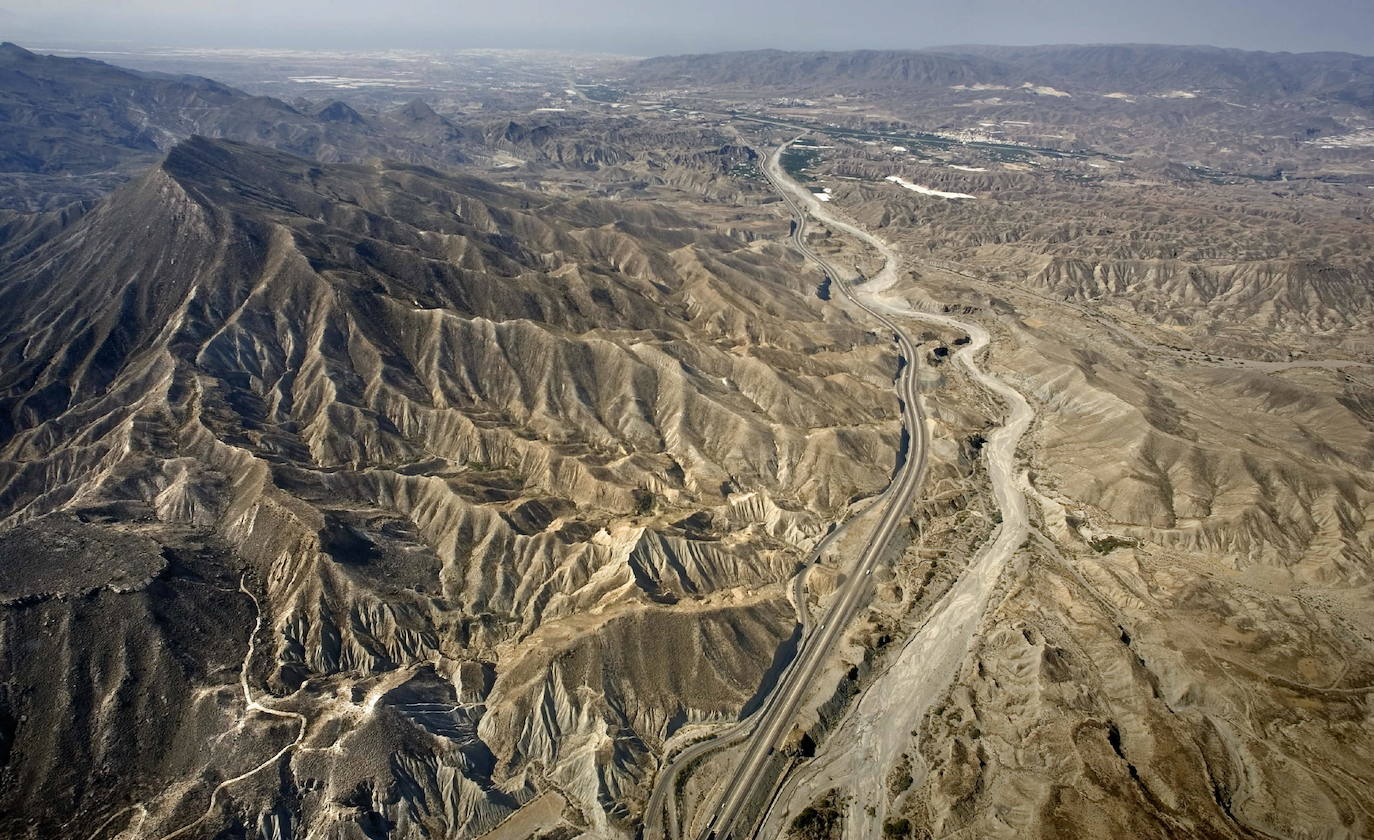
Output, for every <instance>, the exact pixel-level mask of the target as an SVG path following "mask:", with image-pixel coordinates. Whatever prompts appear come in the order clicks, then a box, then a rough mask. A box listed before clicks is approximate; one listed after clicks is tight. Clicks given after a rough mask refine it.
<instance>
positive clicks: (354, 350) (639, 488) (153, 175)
mask: <svg viewBox="0 0 1374 840" xmlns="http://www.w3.org/2000/svg"><path fill="white" fill-rule="evenodd" d="M758 221H759V220H750V221H745V222H744V224H746V225H748V224H757V223H758ZM736 224H737V225H738V224H740V220H739V219H738V218H737V220H736ZM766 224H774V223H766ZM49 233H50V235H47V236H46V238H42V237H40V238H41V239H42V241H41V242H39V243H37V244H34V243H30V247H28V248H27V249H26V251H25V253H24V255H23V256H22V257H20V258H18V259H17V261H16V262H14V263H13V264H12V265H11V266H10V267H9V268H8V269H7V270H6V271H5V274H4V278H5V279H4V281H3V287H0V299H3V302H4V305H3V312H4V315H3V318H4V327H3V332H4V335H5V336H6V338H5V340H4V346H3V348H0V358H3V360H4V362H3V365H2V367H3V370H4V376H3V381H2V382H0V392H2V393H3V397H2V398H0V411H2V412H3V424H4V426H3V427H4V435H3V437H4V439H5V440H6V441H7V442H6V443H5V444H4V448H3V451H0V459H2V460H0V505H2V507H0V517H3V521H4V522H5V523H6V524H7V525H9V526H12V527H13V526H18V530H15V531H11V532H10V533H11V535H17V534H22V535H23V536H22V541H21V542H15V540H21V537H20V536H10V537H7V539H8V540H10V542H9V543H8V545H10V546H15V547H14V548H11V549H10V551H11V552H12V556H18V555H15V554H13V552H20V553H21V554H23V555H24V556H25V558H26V565H20V566H15V565H7V575H8V574H15V575H20V576H21V578H22V576H23V575H25V574H30V575H31V577H30V578H28V579H21V580H19V581H18V582H16V583H13V584H10V588H13V589H14V590H15V591H14V593H13V595H12V596H10V597H11V600H10V601H9V602H8V606H6V607H5V609H4V616H5V619H4V620H5V625H4V628H5V629H4V631H3V636H2V637H0V644H3V646H4V650H5V655H4V660H5V661H6V662H13V663H16V670H15V671H14V672H13V673H11V674H10V675H9V676H8V678H7V681H6V686H7V687H6V689H5V693H4V695H3V696H0V711H2V712H3V714H0V720H3V721H5V723H6V732H7V740H6V744H7V749H6V752H7V760H8V764H7V767H8V768H12V771H9V770H7V772H6V774H5V776H4V788H3V795H4V801H5V803H6V804H5V807H4V808H3V811H4V813H5V814H6V818H5V820H6V822H5V829H4V830H5V833H6V834H8V835H10V836H48V835H50V833H51V832H53V831H56V830H60V831H61V832H63V833H70V834H74V835H81V836H84V835H86V834H89V833H90V832H91V831H92V830H94V829H95V828H96V826H97V825H99V823H100V822H101V821H102V820H105V819H107V818H111V819H113V820H115V823H114V824H115V825H124V824H126V823H129V824H132V823H135V822H137V823H138V824H139V825H142V826H143V828H142V829H141V831H142V834H143V835H146V836H159V835H160V834H161V833H162V832H172V831H173V830H175V829H177V828H178V827H179V826H184V825H191V826H192V828H191V831H192V832H201V831H211V829H214V828H215V827H222V826H225V825H234V824H241V825H247V826H251V825H277V826H282V825H286V824H295V823H301V824H303V825H305V826H309V827H310V828H309V833H310V835H311V836H316V835H317V834H327V833H332V832H334V831H335V830H340V831H345V830H346V831H362V830H366V829H365V827H366V826H368V825H372V824H389V825H392V826H393V827H394V828H395V831H396V832H397V833H395V834H393V835H392V836H398V837H399V836H420V832H421V831H422V830H425V831H436V830H442V831H443V832H445V833H457V834H460V835H470V834H480V833H481V832H482V831H483V830H485V828H487V827H490V826H491V825H493V824H494V823H495V822H496V821H498V820H500V819H501V818H502V817H503V816H505V815H506V814H508V813H509V812H510V811H511V810H512V809H513V808H514V807H515V806H516V805H518V804H519V803H520V802H523V801H526V800H528V799H530V798H532V797H535V796H538V795H539V794H541V793H542V792H546V791H555V792H557V795H558V796H559V797H562V798H563V799H565V800H566V801H567V802H568V804H569V806H570V809H569V811H568V813H569V814H572V815H574V816H573V817H571V819H573V820H574V821H576V822H580V823H581V824H582V825H583V826H584V827H595V826H598V825H603V826H604V825H605V824H606V823H607V821H608V820H613V819H617V818H618V816H619V815H623V814H624V808H625V803H627V802H632V801H634V800H635V799H636V797H637V796H639V795H640V794H636V793H635V791H636V790H637V788H638V786H640V785H641V784H642V783H643V781H644V780H643V778H642V776H641V774H642V772H643V767H644V761H643V759H644V755H645V754H646V752H647V751H650V750H652V749H654V748H655V745H656V744H657V743H658V742H659V741H660V740H661V739H662V738H664V737H666V736H667V735H668V734H670V733H671V732H672V731H674V730H675V729H676V728H677V727H679V726H681V725H682V724H683V723H684V722H687V721H693V720H705V719H714V718H723V719H729V718H731V717H732V716H734V715H735V714H737V713H738V711H739V709H740V708H741V707H742V706H743V705H744V704H745V703H746V702H747V701H748V700H749V698H750V697H751V696H752V695H753V694H754V693H755V691H756V690H757V687H758V685H759V683H760V680H761V679H762V676H763V673H764V671H765V670H766V669H767V668H768V667H769V664H770V662H771V661H772V659H773V658H774V654H775V648H777V646H778V645H779V644H780V643H781V642H783V641H784V639H785V638H786V636H787V635H788V634H789V633H790V631H791V627H792V624H793V623H794V620H795V619H793V618H792V607H791V606H790V605H789V604H788V603H787V601H786V600H785V597H784V594H783V591H782V588H781V586H780V582H781V581H782V580H784V579H785V578H786V577H787V576H789V575H790V574H791V572H792V570H793V568H794V567H795V565H796V563H798V562H799V561H800V559H801V557H802V552H803V551H804V549H805V547H806V546H808V545H809V544H810V542H812V541H814V540H815V539H816V538H818V537H819V536H820V534H821V532H822V530H823V529H824V527H825V524H826V523H827V522H828V521H829V520H830V519H832V518H833V517H834V516H835V515H836V514H837V512H839V511H841V510H842V509H843V508H844V506H845V504H846V503H847V502H848V501H849V500H850V499H851V498H852V497H854V496H856V495H866V494H871V493H873V492H875V491H876V490H878V489H880V488H881V487H882V486H883V484H884V483H885V481H886V477H887V475H888V473H889V472H890V470H891V468H892V458H893V453H894V452H895V451H896V434H897V430H896V426H895V416H896V409H897V406H896V404H895V400H894V399H893V398H892V397H891V395H890V390H889V388H890V385H889V383H890V381H891V376H892V373H893V371H894V370H895V360H893V359H892V358H891V357H890V356H889V354H888V351H887V349H886V344H885V343H884V342H883V341H881V339H880V338H879V337H877V336H873V335H871V334H870V333H868V332H867V331H865V330H862V329H857V328H855V327H854V326H852V325H849V324H847V323H845V322H844V321H843V319H841V320H840V321H837V322H835V323H833V324H832V323H827V322H826V321H824V320H823V319H822V318H821V310H820V308H819V303H818V302H817V301H815V300H814V298H812V299H810V300H808V299H807V297H804V296H803V295H802V294H800V293H798V292H796V291H794V290H793V288H792V282H793V281H792V280H791V278H790V277H789V276H788V275H787V274H786V270H787V266H788V264H789V262H790V261H791V260H792V259H793V258H792V257H790V256H788V254H787V253H786V252H785V251H784V250H783V248H782V247H781V246H780V245H777V244H756V243H754V242H752V241H751V240H752V236H750V235H746V233H745V232H744V231H743V229H740V230H738V231H737V232H736V233H734V234H733V235H727V234H724V233H720V232H717V231H716V230H714V229H712V227H711V226H708V225H707V224H706V223H705V220H704V219H703V218H701V217H692V216H684V215H681V214H679V213H678V212H676V211H673V210H670V209H667V208H664V207H662V206H659V205H654V204H650V203H644V204H634V203H624V202H622V203H618V204H616V205H614V206H612V205H610V204H607V203H602V202H597V201H592V200H585V199H566V200H565V199H552V198H549V197H547V196H541V195H537V194H533V193H524V192H520V191H517V190H513V189H510V188H506V187H500V186H497V185H494V184H491V183H488V182H484V181H480V180H477V179H474V178H470V177H456V176H442V175H439V174H437V173H435V172H432V171H428V170H423V169H418V168H409V167H405V166H373V167H347V166H332V167H331V166H322V165H318V164H314V163H311V162H308V161H305V160H301V159H298V158H293V157H290V156H287V155H284V154H281V153H278V152H271V151H268V150H265V149H261V148H254V147H249V146H243V145H238V144H234V143H229V142H224V141H210V140H204V139H194V140H191V141H189V142H187V143H184V144H182V145H180V146H177V147H176V148H175V149H174V150H173V151H172V152H171V154H170V155H169V156H168V157H167V158H166V160H165V161H164V162H163V163H162V164H161V165H159V166H158V167H156V168H155V169H153V170H152V171H150V172H148V173H147V174H146V175H145V176H143V177H142V178H140V179H139V180H138V181H136V182H134V183H132V184H130V185H128V186H127V187H125V188H122V189H121V190H119V191H117V192H116V193H114V194H113V195H111V196H110V198H109V199H107V200H106V201H104V202H103V203H101V204H100V205H98V206H97V207H95V208H94V209H92V210H91V211H90V212H89V213H87V214H85V215H84V216H81V217H80V218H77V219H74V220H72V221H70V223H69V224H67V225H65V226H62V227H60V228H59V229H57V230H56V231H55V232H49ZM58 511H60V513H57V512H58ZM129 539H137V540H139V541H140V542H139V544H140V545H141V546H145V547H144V548H140V549H139V551H141V552H145V553H148V554H149V556H150V557H151V558H153V560H151V561H150V562H149V563H148V564H146V565H141V566H139V568H140V569H142V570H141V571H135V569H134V567H132V566H131V567H130V568H129V569H127V570H125V571H124V572H123V573H122V575H121V576H118V577H114V578H108V577H107V578H102V577H101V576H100V575H99V574H98V573H93V572H92V571H91V570H86V571H81V570H79V569H73V571H72V572H71V573H70V574H66V573H63V574H57V573H55V572H54V571H53V569H54V568H56V567H54V566H52V564H53V563H57V562H58V561H59V558H61V557H62V553H63V552H64V551H68V550H70V548H69V546H71V545H72V540H78V541H84V542H85V543H90V544H100V543H103V542H108V541H115V542H114V543H112V544H113V545H118V544H119V542H118V541H120V540H129ZM116 550H119V549H116ZM35 556H36V557H37V559H35ZM43 558H47V559H43ZM30 567H34V568H36V569H37V571H34V572H32V573H30V572H25V571H24V569H25V568H30ZM45 570H46V571H45ZM39 572H41V573H39ZM109 573H110V572H109V571H108V570H107V574H109ZM26 580H27V582H25V581H26ZM258 615H260V616H261V622H260V626H259V629H258V630H256V631H255V630H253V627H254V622H255V621H257V619H256V618H255V616H258ZM250 639H251V640H252V641H253V642H255V644H256V647H255V648H252V647H249V648H245V645H246V644H247V643H248V642H249V641H250ZM54 643H56V644H58V645H60V646H62V647H63V648H64V649H66V650H69V651H70V652H71V653H70V655H68V656H59V657H34V656H31V655H29V654H28V653H26V651H31V650H34V649H35V646H36V645H38V646H48V645H52V644H54ZM254 650H256V653H255V654H253V651H254ZM245 654H250V655H249V656H247V658H245ZM240 671H241V672H242V680H241V679H240ZM240 682H243V685H242V686H240ZM271 695H276V696H275V697H273V696H271ZM245 701H251V702H252V703H254V704H255V705H253V706H252V707H250V708H249V709H247V710H245V708H244V702H245ZM138 721H149V722H150V723H149V724H148V725H140V724H139V723H138ZM132 731H138V732H140V733H141V734H140V735H139V736H138V740H137V741H136V742H131V741H129V740H128V739H127V737H126V736H125V735H124V734H122V733H128V732H132ZM54 733H60V734H59V735H54ZM54 737H57V738H60V739H62V740H61V742H60V743H58V742H54V741H52V740H51V739H52V738H54ZM78 745H80V746H78ZM284 748H286V749H285V750H284V751H283V752H282V754H281V757H280V760H279V761H275V762H274V761H271V760H269V759H271V758H272V756H273V755H274V754H276V753H277V752H278V751H282V750H283V749H284ZM78 754H79V755H81V756H83V757H82V758H80V759H79V760H77V759H73V758H71V757H72V756H75V755H78ZM135 756H136V761H137V763H138V767H139V770H138V771H137V772H123V771H122V770H121V768H127V767H128V766H129V762H130V761H134V760H135V758H134V757H135ZM265 760H266V761H267V763H266V764H265V765H263V764H261V762H264V761H265ZM82 767H106V768H108V770H105V771H101V773H103V774H104V775H95V776H91V775H89V774H88V773H84V772H82V770H81V769H80V768H82ZM241 774H247V775H244V776H243V777H242V778H239V776H240V775H241ZM228 779H234V781H232V782H229V784H228V785H225V786H224V787H222V788H221V789H220V790H219V792H217V793H216V794H215V797H214V798H213V799H211V791H212V788H213V787H215V786H216V785H217V784H218V783H219V782H221V781H223V780H228ZM207 807H208V808H209V809H210V811H209V816H208V818H207V819H206V820H204V821H202V822H198V823H194V824H192V821H193V820H195V819H196V818H197V817H198V815H200V814H201V813H202V812H205V811H206V809H207ZM226 807H227V809H228V810H224V809H225V808H226ZM350 825H351V826H354V828H348V826H350ZM422 826H424V827H425V828H424V829H422V828H421V827H422ZM283 830H284V829H283Z"/></svg>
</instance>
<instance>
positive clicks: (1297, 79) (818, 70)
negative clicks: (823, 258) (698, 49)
mask: <svg viewBox="0 0 1374 840" xmlns="http://www.w3.org/2000/svg"><path fill="white" fill-rule="evenodd" d="M631 78H632V79H633V80H634V81H636V82H638V83H641V84H645V85H657V86H663V85H673V84H682V85H731V86H741V87H755V88H788V89H791V90H804V89H816V88H824V87H835V86H839V87H854V86H861V87H888V86H890V87H907V88H934V87H946V86H950V85H960V84H964V85H971V84H990V85H1020V84H1023V83H1027V82H1030V83H1034V84H1037V85H1054V86H1060V85H1066V86H1071V87H1076V88H1078V89H1086V90H1092V91H1103V92H1107V91H1117V90H1121V91H1126V92H1141V91H1153V90H1158V89H1161V88H1171V89H1172V88H1183V89H1190V88H1197V89H1209V90H1227V91H1233V92H1237V93H1239V94H1243V95H1255V96H1265V97H1273V96H1275V95H1306V96H1313V95H1317V96H1329V97H1332V98H1335V99H1338V100H1342V101H1347V102H1351V103H1356V104H1362V105H1368V104H1371V103H1374V58H1370V57H1366V56H1359V55H1353V54H1351V53H1268V52H1250V51H1245V50H1234V49H1221V48H1217V47H1181V46H1163V45H1151V44H1109V45H1086V46H1075V45H1068V46H1043V47H993V46H954V47H942V48H937V49H931V50H912V51H901V50H857V51H853V52H784V51H780V50H754V51H748V52H733V53H714V54H708V55H680V56H663V57H659V58H650V59H647V60H645V61H643V62H641V63H640V64H638V65H636V67H635V68H634V70H633V72H632V76H631Z"/></svg>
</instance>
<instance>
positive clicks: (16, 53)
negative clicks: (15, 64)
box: [0, 41, 38, 61]
mask: <svg viewBox="0 0 1374 840" xmlns="http://www.w3.org/2000/svg"><path fill="white" fill-rule="evenodd" d="M0 57H2V58H5V59H8V60H10V61H32V60H33V59H35V58H38V56H37V55H36V54H35V53H32V52H30V51H28V50H26V49H24V48H23V47H21V46H19V45H18V44H16V43H14V42H13V41H0Z"/></svg>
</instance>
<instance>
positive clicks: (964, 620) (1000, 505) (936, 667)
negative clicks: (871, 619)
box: [736, 187, 1035, 840]
mask: <svg viewBox="0 0 1374 840" xmlns="http://www.w3.org/2000/svg"><path fill="white" fill-rule="evenodd" d="M797 189H800V187H797ZM808 198H809V200H810V201H811V202H812V215H814V216H816V217H817V218H818V219H820V220H821V221H823V222H824V223H825V224H826V225H827V226H829V227H832V228H835V229H837V230H842V231H845V232H847V233H850V234H852V235H854V236H855V237H857V238H859V239H861V240H862V241H864V242H866V243H867V244H869V245H871V246H872V247H873V248H875V249H876V250H877V251H878V252H879V253H880V254H882V255H883V257H884V259H885V265H884V268H883V270H882V272H880V273H879V274H878V275H877V276H876V277H875V278H874V279H873V280H871V281H870V282H869V283H866V284H865V285H864V286H863V287H862V294H863V297H864V298H865V299H866V302H867V304H868V305H869V306H870V307H871V308H874V309H878V310H880V311H881V312H883V313H886V314H888V315H891V316H898V317H903V318H914V319H918V320H922V321H926V322H928V323H936V324H939V325H941V326H944V327H947V328H950V329H955V330H960V331H962V332H965V333H966V334H967V335H968V337H969V342H968V343H967V344H966V345H964V346H963V347H961V348H959V350H958V351H957V352H956V353H955V354H954V360H955V362H956V363H957V364H959V365H960V366H962V367H963V368H964V370H965V371H966V372H967V374H968V375H969V377H970V379H972V380H973V382H974V383H976V384H977V385H978V386H979V387H981V388H982V389H984V390H985V391H987V392H988V393H990V394H991V395H993V396H994V397H995V398H996V399H997V400H998V401H1000V402H1001V403H1002V404H1003V405H1004V406H1005V407H1006V409H1007V413H1006V415H1005V417H1004V419H1003V421H1002V423H1001V425H999V426H998V427H997V428H996V429H994V430H993V431H992V432H991V433H989V434H988V440H987V445H986V446H985V455H986V462H987V468H988V477H989V480H990V483H991V485H992V491H993V499H994V501H995V503H996V505H997V509H998V512H999V513H1000V514H1001V519H1002V521H1001V523H1000V524H999V525H998V526H997V528H996V531H995V533H994V534H993V536H992V538H991V539H990V540H989V541H988V542H986V543H984V544H983V546H982V548H981V549H980V550H979V552H978V553H977V554H976V555H975V557H974V558H973V560H972V561H971V562H970V564H969V566H968V568H966V569H965V570H964V572H963V573H962V574H961V575H960V576H959V579H958V580H957V581H956V582H955V584H954V586H953V587H952V588H951V589H950V590H949V591H948V592H947V593H946V594H945V595H944V597H942V598H941V599H940V601H939V602H938V603H937V604H936V605H935V606H934V608H933V609H932V610H931V613H930V614H929V615H928V616H927V617H926V620H925V621H924V623H923V624H922V625H921V627H920V628H919V630H918V631H917V632H916V633H914V634H913V635H912V636H911V637H910V638H909V639H908V640H907V641H906V642H905V643H904V644H903V646H902V648H901V649H900V650H899V651H898V652H897V653H896V655H895V656H893V657H892V661H891V662H890V663H889V664H888V666H887V667H886V668H885V669H884V670H883V671H882V672H881V673H880V674H878V675H877V676H876V677H875V678H874V679H873V681H872V682H871V683H870V684H869V685H868V686H866V687H865V689H864V691H863V693H862V694H860V696H859V698H858V700H857V702H855V703H854V704H852V706H851V707H850V710H849V711H847V712H846V713H845V716H844V717H843V718H841V720H840V721H839V723H838V724H837V726H836V727H835V729H834V730H832V732H831V733H830V736H829V737H827V738H826V740H825V741H824V742H823V743H822V745H821V749H820V751H819V752H818V753H817V755H816V756H815V757H814V758H813V759H812V760H811V761H809V762H808V763H807V765H806V766H805V767H804V768H803V769H802V770H800V772H797V773H794V774H791V775H790V776H789V778H788V779H787V780H786V781H785V783H784V785H783V789H782V790H781V791H780V792H779V795H778V796H776V797H775V803H776V806H775V809H776V813H774V808H770V812H769V813H766V814H765V815H764V820H763V825H762V827H761V830H760V836H765V837H772V836H780V835H781V834H782V831H783V829H784V828H785V827H786V826H787V825H788V823H789V820H790V818H791V817H793V816H795V815H796V813H798V812H799V811H800V809H802V808H804V807H805V806H806V805H807V804H810V803H811V802H813V801H814V799H815V797H816V796H818V795H820V794H823V793H825V792H826V791H827V790H830V789H833V788H839V789H841V791H842V792H843V794H845V795H846V796H847V797H848V799H849V803H848V807H847V809H846V813H847V814H848V818H847V819H846V821H845V825H844V837H845V838H846V840H850V838H862V840H877V838H880V837H881V836H882V835H883V824H884V821H885V819H886V807H887V784H886V778H885V775H884V774H885V773H886V772H887V770H888V768H890V767H891V766H892V764H893V762H894V761H895V759H896V757H897V754H898V753H899V752H900V751H901V750H903V749H904V748H906V747H908V746H909V733H910V732H911V731H913V730H914V729H916V728H918V727H919V725H920V722H921V719H922V718H923V717H924V715H925V714H926V713H927V711H928V709H929V708H930V707H931V705H932V704H933V703H935V702H936V701H937V699H938V697H939V696H940V695H941V694H942V693H943V692H944V691H945V689H946V688H947V686H948V685H949V683H950V681H951V680H952V679H953V678H954V676H955V675H956V674H957V673H958V669H959V667H960V666H961V665H962V663H963V662H964V660H965V658H966V656H967V653H968V650H969V647H970V646H971V645H972V644H973V642H974V639H975V638H976V635H977V633H978V629H979V626H980V624H981V622H982V619H983V616H984V615H985V613H986V611H987V608H988V604H989V601H990V599H991V598H992V596H993V593H994V592H995V591H996V587H997V583H998V581H999V580H1001V579H1002V577H1003V571H1004V569H1005V568H1006V566H1007V564H1008V563H1009V562H1010V560H1011V558H1012V557H1013V556H1014V554H1015V553H1016V551H1017V549H1018V548H1019V547H1020V545H1021V544H1022V542H1023V541H1024V540H1025V538H1026V536H1027V535H1028V534H1029V528H1030V526H1029V523H1028V517H1027V511H1026V497H1025V493H1024V490H1023V488H1024V486H1025V482H1027V481H1028V478H1027V476H1026V475H1025V473H1024V472H1023V473H1020V474H1019V475H1018V473H1017V469H1018V468H1017V461H1016V450H1017V447H1018V445H1019V443H1020V441H1021V438H1022V436H1024V435H1025V433H1026V431H1027V430H1028V429H1029V428H1030V425H1031V423H1032V422H1033V420H1034V418H1035V412H1034V410H1033V409H1032V408H1031V406H1030V404H1029V402H1028V401H1027V400H1026V399H1025V397H1023V396H1022V395H1021V394H1020V393H1019V392H1018V391H1016V389H1014V388H1012V387H1011V386H1010V385H1008V384H1006V383H1005V382H1003V381H1002V380H1001V379H999V378H997V377H996V376H993V375H992V374H990V373H987V372H986V371H984V370H983V369H982V368H981V367H980V366H979V364H978V361H977V359H978V355H979V353H980V352H981V351H982V350H983V349H984V348H986V347H987V346H988V344H989V342H990V338H991V337H990V336H989V334H988V332H987V330H985V329H984V328H983V327H982V326H981V325H979V324H977V323H971V322H964V321H960V320H957V319H955V318H952V317H950V316H948V315H944V314H936V313H931V312H922V311H916V310H913V309H911V308H910V307H909V306H907V305H906V304H905V303H904V302H903V301H901V300H900V299H894V298H889V297H887V296H884V295H883V292H884V291H885V290H886V289H888V288H889V287H890V286H892V285H893V284H895V283H896V281H897V279H898V273H897V270H898V266H899V265H900V257H899V255H898V254H897V253H896V251H895V249H894V248H892V246H890V245H889V244H888V243H887V242H885V241H884V240H883V239H881V238H880V237H878V236H875V235H874V234H872V233H870V232H868V231H866V230H864V229H862V228H859V227H857V226H855V225H852V224H850V223H848V222H846V221H844V220H842V219H838V218H836V217H835V216H834V214H833V213H831V212H830V210H829V208H828V206H823V205H820V203H819V202H818V201H816V199H814V198H810V197H809V196H808ZM923 773H924V768H917V767H913V775H915V776H920V775H923ZM917 786H919V779H917ZM736 840H744V838H743V837H739V838H736Z"/></svg>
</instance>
